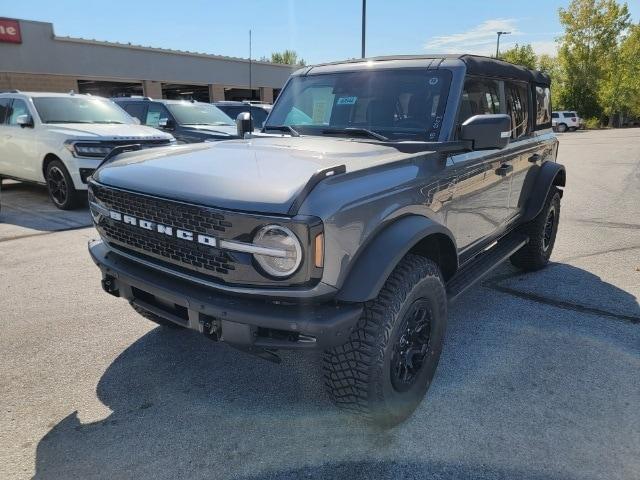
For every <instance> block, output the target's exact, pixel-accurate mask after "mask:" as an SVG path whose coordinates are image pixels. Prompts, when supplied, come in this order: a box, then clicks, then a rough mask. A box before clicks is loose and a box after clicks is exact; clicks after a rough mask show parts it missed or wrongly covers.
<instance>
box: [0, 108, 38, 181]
mask: <svg viewBox="0 0 640 480" xmlns="http://www.w3.org/2000/svg"><path fill="white" fill-rule="evenodd" d="M20 115H31V117H32V118H33V113H32V112H31V111H29V108H28V106H27V103H26V102H25V101H24V100H22V99H19V98H16V99H13V101H12V103H11V106H10V107H9V114H8V118H7V121H6V122H5V125H3V127H2V130H3V131H2V137H3V138H2V142H3V148H2V153H3V157H4V158H3V160H2V165H1V166H0V168H1V172H2V174H4V175H8V176H12V177H16V178H20V179H24V180H32V181H40V182H41V181H43V175H42V172H41V171H40V167H39V165H40V162H39V160H40V159H39V152H38V145H39V142H38V141H37V132H36V129H37V127H36V128H31V127H22V126H20V125H18V122H17V119H18V117H19V116H20Z"/></svg>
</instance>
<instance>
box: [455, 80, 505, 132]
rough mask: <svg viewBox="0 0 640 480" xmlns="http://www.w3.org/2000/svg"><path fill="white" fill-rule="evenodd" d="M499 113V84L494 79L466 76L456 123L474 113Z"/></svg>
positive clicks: (461, 121) (462, 121)
mask: <svg viewBox="0 0 640 480" xmlns="http://www.w3.org/2000/svg"><path fill="white" fill-rule="evenodd" d="M488 113H500V85H499V83H498V82H497V81H495V80H488V79H484V78H483V79H476V78H468V79H467V81H466V82H465V84H464V90H463V92H462V101H461V103H460V112H459V114H458V124H459V125H462V124H463V123H464V122H465V120H467V119H468V118H471V117H473V116H474V115H485V114H488Z"/></svg>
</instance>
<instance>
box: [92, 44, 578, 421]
mask: <svg viewBox="0 0 640 480" xmlns="http://www.w3.org/2000/svg"><path fill="white" fill-rule="evenodd" d="M549 86H550V81H549V77H548V76H546V75H545V74H543V73H540V72H537V71H532V70H527V69H525V68H522V67H518V66H515V65H512V64H509V63H506V62H502V61H500V60H496V59H492V58H484V57H477V56H470V55H463V56H437V57H433V56H424V57H418V56H411V57H390V58H374V59H363V60H354V61H349V62H345V63H336V64H326V65H320V66H314V67H305V68H304V69H302V70H299V71H297V72H296V73H294V74H293V76H292V78H291V79H290V80H289V82H288V83H287V85H286V87H285V88H284V90H283V91H282V93H281V94H280V96H279V97H278V100H277V101H276V104H275V105H274V107H273V111H272V112H271V114H270V115H269V118H268V120H267V122H266V124H265V126H264V130H265V131H266V132H269V131H273V132H280V133H281V135H272V136H266V135H265V136H260V135H252V136H251V138H250V139H244V140H231V141H228V142H217V143H209V144H203V145H188V146H183V147H179V148H178V149H176V150H175V152H172V153H169V154H167V153H163V154H162V155H160V154H158V153H155V152H152V151H147V152H135V153H124V154H121V155H119V156H118V157H116V158H114V159H113V160H112V161H111V162H109V163H106V164H105V165H103V166H102V167H101V168H100V169H98V171H97V172H96V173H95V175H94V177H93V179H92V181H91V185H90V192H91V193H90V208H91V211H92V214H93V215H92V217H93V219H94V222H95V226H96V228H97V230H98V232H99V234H100V237H101V240H96V241H94V242H92V243H91V244H90V254H91V256H92V257H93V260H94V261H95V263H96V264H97V265H98V267H99V268H100V269H101V271H102V285H103V288H104V290H105V291H106V292H108V293H110V294H111V295H115V296H117V297H121V298H124V299H126V300H127V301H129V302H130V303H131V305H132V306H133V308H134V309H135V310H136V311H138V312H139V313H140V314H141V315H142V316H144V317H146V318H148V319H149V320H152V321H154V322H156V323H158V324H159V325H162V326H166V327H169V326H171V327H182V328H190V329H193V330H196V331H198V332H200V333H201V334H203V335H205V336H206V337H208V338H210V339H213V340H217V341H223V342H227V343H228V344H230V345H233V346H235V347H238V348H240V349H243V350H245V351H247V352H251V353H254V354H256V355H258V356H260V357H262V358H266V359H270V360H274V361H275V360H277V359H278V356H277V353H276V351H277V350H279V349H297V350H305V351H311V350H320V351H323V352H324V356H323V361H324V372H325V384H326V387H327V389H328V392H329V395H330V397H331V398H332V400H333V401H334V402H335V404H336V405H337V406H339V407H341V408H343V409H345V410H347V411H350V412H354V413H356V414H358V415H361V416H363V417H364V418H366V419H368V420H372V421H375V422H379V423H381V424H383V425H393V424H396V423H398V422H400V421H402V420H404V419H405V418H407V417H408V416H409V415H410V414H411V413H412V412H413V411H414V409H415V408H416V407H417V405H418V404H419V403H420V402H421V400H422V398H423V396H424V395H425V392H426V391H427V389H428V388H429V385H430V383H431V380H432V378H433V375H434V373H435V370H436V366H437V364H438V359H439V357H440V353H441V351H442V348H443V340H444V335H445V330H446V325H447V302H448V301H453V300H455V299H456V298H458V297H459V296H460V294H461V293H462V292H463V291H465V290H466V289H467V288H469V287H470V286H471V285H473V284H474V283H475V282H477V281H478V280H479V279H481V278H483V277H484V276H485V275H486V274H487V273H488V272H489V271H491V270H492V269H493V268H494V267H496V266H497V265H499V264H500V263H501V262H503V261H505V260H506V259H510V260H511V263H513V265H515V266H516V267H518V268H520V269H522V270H525V271H530V270H537V269H540V268H542V267H544V266H545V265H546V264H547V263H548V261H549V257H550V255H551V252H552V250H553V247H554V243H555V239H556V232H557V229H558V220H559V218H560V199H561V197H562V187H564V185H565V169H564V167H563V166H562V165H560V164H558V163H556V156H557V151H558V141H557V139H556V137H555V135H554V133H553V132H552V130H551V122H550V112H549V111H548V105H549V101H548V100H549V96H550V91H549ZM534 93H535V95H534ZM534 99H535V100H534ZM541 100H542V101H543V103H542V105H545V104H546V105H547V111H544V112H542V111H541V109H540V108H538V105H536V103H537V102H540V101H541ZM238 133H239V134H240V137H241V138H242V137H243V135H242V132H238ZM177 179H179V181H177Z"/></svg>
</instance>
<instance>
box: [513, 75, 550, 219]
mask: <svg viewBox="0 0 640 480" xmlns="http://www.w3.org/2000/svg"><path fill="white" fill-rule="evenodd" d="M550 96H551V93H550V91H549V87H548V86H544V85H536V86H534V87H533V88H532V87H531V85H530V84H526V83H519V82H510V81H505V98H506V106H507V112H506V113H507V115H509V116H510V117H511V148H512V149H513V150H514V151H515V152H516V153H517V156H515V157H514V159H513V161H512V162H511V164H512V166H513V172H512V180H511V193H510V195H509V214H508V219H507V220H508V221H513V220H515V219H516V218H517V217H518V216H519V215H520V214H522V213H523V211H524V208H525V206H526V202H527V199H528V198H529V197H530V194H531V189H532V188H533V184H534V180H535V178H536V176H537V174H538V171H539V167H540V165H541V164H542V162H543V161H544V160H546V159H547V158H548V157H549V156H552V155H553V150H552V141H551V112H550V109H551V98H550Z"/></svg>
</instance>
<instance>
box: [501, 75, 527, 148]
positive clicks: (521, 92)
mask: <svg viewBox="0 0 640 480" xmlns="http://www.w3.org/2000/svg"><path fill="white" fill-rule="evenodd" d="M504 88H505V97H506V101H507V115H509V116H510V117H511V138H512V139H514V140H515V139H518V138H522V137H525V136H527V135H528V134H529V133H530V132H529V95H528V89H527V86H525V85H524V84H519V83H515V82H505V84H504Z"/></svg>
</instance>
